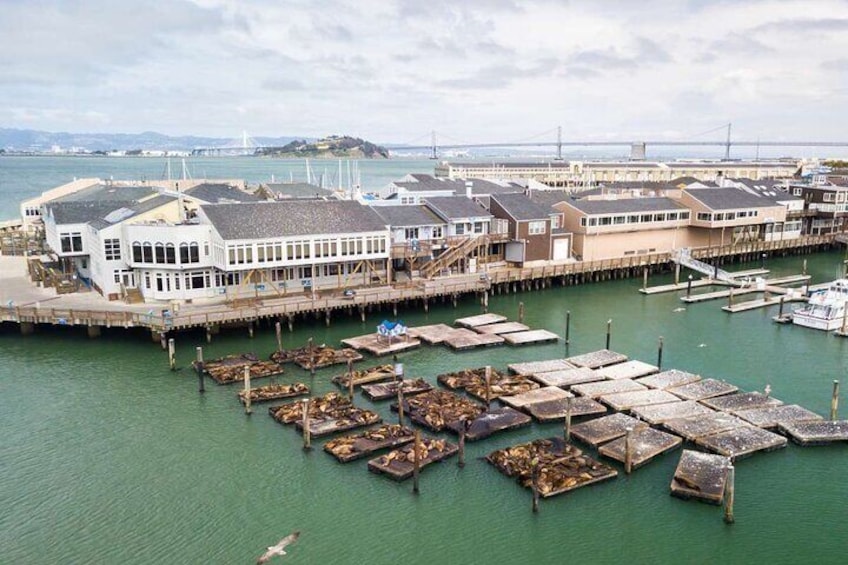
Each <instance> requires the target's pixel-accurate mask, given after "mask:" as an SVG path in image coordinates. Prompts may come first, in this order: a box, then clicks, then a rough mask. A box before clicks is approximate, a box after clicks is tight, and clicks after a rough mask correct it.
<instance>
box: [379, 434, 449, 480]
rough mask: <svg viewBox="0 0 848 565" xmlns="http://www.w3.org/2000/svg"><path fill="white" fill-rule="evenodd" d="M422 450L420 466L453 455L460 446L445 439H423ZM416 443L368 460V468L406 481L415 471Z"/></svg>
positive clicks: (421, 467) (422, 466) (420, 467)
mask: <svg viewBox="0 0 848 565" xmlns="http://www.w3.org/2000/svg"><path fill="white" fill-rule="evenodd" d="M421 447H422V449H421V451H420V452H419V460H418V468H419V469H424V467H426V466H428V465H430V464H432V463H437V462H439V461H442V460H444V459H447V458H448V457H453V456H454V455H456V454H457V452H458V451H459V448H458V447H457V446H455V445H454V444H452V443H449V442H447V441H445V440H443V439H430V438H422V439H421ZM414 448H415V444H414V442H413V443H408V444H406V445H404V446H403V447H401V448H400V449H395V450H394V451H390V452H389V453H387V454H386V455H382V456H380V457H377V458H376V459H372V460H371V461H369V462H368V470H369V471H371V472H373V473H379V474H383V475H387V476H388V477H390V478H392V479H394V480H396V481H404V480H406V479H408V478H409V477H411V476H412V473H413V466H414V465H413V457H414V456H413V449H414Z"/></svg>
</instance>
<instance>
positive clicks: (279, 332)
mask: <svg viewBox="0 0 848 565" xmlns="http://www.w3.org/2000/svg"><path fill="white" fill-rule="evenodd" d="M274 333H275V334H276V336H277V351H282V350H283V328H282V326H281V325H280V321H279V320H277V322H276V323H275V324H274Z"/></svg>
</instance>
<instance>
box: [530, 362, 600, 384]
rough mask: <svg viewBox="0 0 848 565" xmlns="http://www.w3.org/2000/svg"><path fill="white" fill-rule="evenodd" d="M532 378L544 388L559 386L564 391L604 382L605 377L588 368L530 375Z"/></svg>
mask: <svg viewBox="0 0 848 565" xmlns="http://www.w3.org/2000/svg"><path fill="white" fill-rule="evenodd" d="M530 378H531V379H533V380H534V381H536V382H538V383H541V384H542V385H544V386H558V387H560V388H564V389H567V388H569V387H570V386H572V385H579V384H584V383H593V382H597V381H602V380H604V379H603V377H600V376H598V374H597V373H596V372H595V371H594V370H593V369H589V368H587V367H579V368H577V369H565V370H562V371H548V372H545V373H534V374H532V375H530Z"/></svg>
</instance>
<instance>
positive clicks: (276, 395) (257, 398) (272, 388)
mask: <svg viewBox="0 0 848 565" xmlns="http://www.w3.org/2000/svg"><path fill="white" fill-rule="evenodd" d="M303 394H309V387H308V386H307V385H305V384H304V383H292V384H285V385H282V384H277V385H267V386H260V387H256V388H252V389H250V391H249V392H245V391H244V390H240V391H239V392H238V396H239V399H240V400H241V401H242V402H244V401H245V397H249V398H250V401H251V402H265V401H268V400H277V399H280V398H290V397H292V396H300V395H303Z"/></svg>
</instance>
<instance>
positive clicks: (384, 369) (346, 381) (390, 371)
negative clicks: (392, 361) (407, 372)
mask: <svg viewBox="0 0 848 565" xmlns="http://www.w3.org/2000/svg"><path fill="white" fill-rule="evenodd" d="M352 375H353V386H355V387H356V386H361V385H364V384H368V383H378V382H382V381H390V380H392V379H394V378H395V377H396V375H395V367H394V365H377V366H376V367H368V368H367V369H357V370H355V371H353V372H352ZM350 377H351V374H349V373H342V374H341V375H336V376H335V377H333V378H332V381H333V382H334V383H335V384H337V385H339V386H340V387H342V388H344V389H347V388H348V387H350Z"/></svg>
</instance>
